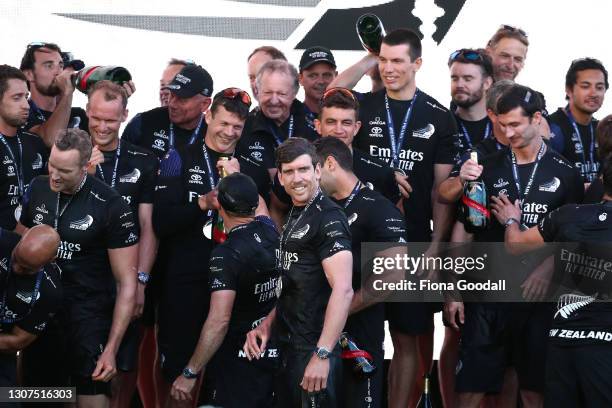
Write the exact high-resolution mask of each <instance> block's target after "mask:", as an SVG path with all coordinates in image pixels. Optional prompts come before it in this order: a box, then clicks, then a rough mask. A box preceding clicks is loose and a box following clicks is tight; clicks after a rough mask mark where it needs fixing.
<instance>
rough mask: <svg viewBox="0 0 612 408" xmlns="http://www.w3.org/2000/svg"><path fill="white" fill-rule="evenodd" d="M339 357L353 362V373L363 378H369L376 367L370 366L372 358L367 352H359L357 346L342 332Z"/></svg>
mask: <svg viewBox="0 0 612 408" xmlns="http://www.w3.org/2000/svg"><path fill="white" fill-rule="evenodd" d="M340 347H341V348H342V355H341V357H342V358H343V359H346V360H352V361H353V371H354V372H355V373H356V374H357V375H359V376H364V377H369V376H371V375H372V374H373V373H374V371H375V370H376V367H375V366H374V364H372V361H373V359H372V356H371V355H370V353H368V352H367V351H364V350H361V349H360V348H359V346H357V344H355V342H354V341H353V340H352V339H351V338H350V337H349V335H348V334H347V333H346V332H344V333H342V334H341V335H340Z"/></svg>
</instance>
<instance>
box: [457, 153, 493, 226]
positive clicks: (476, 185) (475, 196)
mask: <svg viewBox="0 0 612 408" xmlns="http://www.w3.org/2000/svg"><path fill="white" fill-rule="evenodd" d="M470 159H471V160H473V161H474V162H476V164H478V154H477V153H476V152H471V153H470ZM461 202H462V209H463V215H464V218H465V223H464V225H465V230H466V231H467V232H477V231H482V230H485V229H487V228H488V226H489V219H490V213H489V208H488V206H489V200H488V197H487V189H486V186H485V183H484V182H483V181H482V178H480V177H478V178H477V179H476V180H473V181H468V182H466V183H465V186H464V187H463V197H462V198H461Z"/></svg>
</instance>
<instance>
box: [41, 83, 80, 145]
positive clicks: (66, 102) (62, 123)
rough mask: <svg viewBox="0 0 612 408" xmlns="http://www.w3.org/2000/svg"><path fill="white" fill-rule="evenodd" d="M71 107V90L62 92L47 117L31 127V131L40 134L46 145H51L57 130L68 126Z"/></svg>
mask: <svg viewBox="0 0 612 408" xmlns="http://www.w3.org/2000/svg"><path fill="white" fill-rule="evenodd" d="M71 109H72V92H70V93H69V94H63V95H62V96H61V98H60V99H59V101H58V103H57V105H56V106H55V110H54V111H53V113H52V114H51V116H50V117H49V119H47V120H46V121H45V122H44V123H42V124H40V125H39V126H36V127H34V128H32V132H33V133H36V134H37V135H38V136H40V137H41V139H42V140H43V142H44V143H45V145H46V146H47V147H49V148H50V147H52V146H53V142H55V138H56V137H57V134H58V132H59V131H60V130H63V129H66V128H67V127H68V122H69V121H70V110H71Z"/></svg>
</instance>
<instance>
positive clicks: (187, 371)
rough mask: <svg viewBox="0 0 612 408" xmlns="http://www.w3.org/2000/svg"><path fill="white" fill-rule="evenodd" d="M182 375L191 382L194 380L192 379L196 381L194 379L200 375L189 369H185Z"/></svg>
mask: <svg viewBox="0 0 612 408" xmlns="http://www.w3.org/2000/svg"><path fill="white" fill-rule="evenodd" d="M181 374H182V375H183V377H185V378H188V379H190V380H192V379H194V378H196V377H197V376H198V373H196V372H195V371H193V370H192V369H191V368H189V367H185V368H183V372H182V373H181Z"/></svg>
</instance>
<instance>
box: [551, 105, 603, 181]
mask: <svg viewBox="0 0 612 408" xmlns="http://www.w3.org/2000/svg"><path fill="white" fill-rule="evenodd" d="M548 123H549V125H550V131H551V144H552V146H553V147H554V148H555V149H556V150H558V151H559V153H561V155H562V156H564V157H565V158H566V159H567V160H569V161H570V162H571V163H573V164H574V165H575V166H576V168H578V170H580V174H581V175H582V178H583V180H584V182H585V183H588V182H591V181H593V180H595V179H596V178H597V173H598V172H599V160H598V159H597V157H598V156H597V147H598V146H597V140H596V134H595V130H596V129H597V124H598V123H599V122H598V121H597V120H596V119H592V120H591V124H590V125H588V126H584V125H581V124H579V123H577V122H576V127H577V128H578V132H579V133H580V134H579V135H577V134H576V131H575V130H574V127H573V126H572V122H571V121H570V119H569V117H568V116H567V114H566V113H565V111H564V110H563V109H562V108H559V109H557V111H556V112H555V113H553V114H552V115H550V116H549V117H548ZM591 145H593V160H591Z"/></svg>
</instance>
